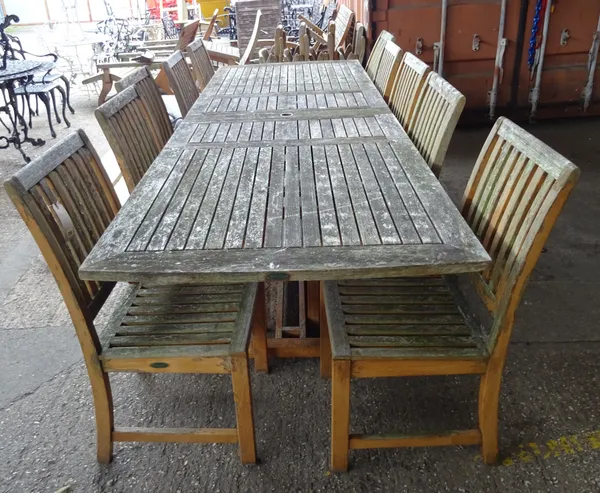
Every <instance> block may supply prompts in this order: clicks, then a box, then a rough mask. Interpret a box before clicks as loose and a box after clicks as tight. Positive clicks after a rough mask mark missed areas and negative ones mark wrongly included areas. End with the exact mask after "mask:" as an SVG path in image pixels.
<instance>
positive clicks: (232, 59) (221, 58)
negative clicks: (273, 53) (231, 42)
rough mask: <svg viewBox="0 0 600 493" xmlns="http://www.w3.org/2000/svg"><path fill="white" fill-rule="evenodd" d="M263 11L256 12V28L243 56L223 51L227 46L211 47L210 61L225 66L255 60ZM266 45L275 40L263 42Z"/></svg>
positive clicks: (244, 63) (245, 63)
mask: <svg viewBox="0 0 600 493" xmlns="http://www.w3.org/2000/svg"><path fill="white" fill-rule="evenodd" d="M262 15H263V14H262V11H261V10H257V11H256V17H255V19H254V27H253V29H252V35H251V36H250V40H249V41H248V45H247V46H246V49H245V50H244V53H243V54H242V56H240V54H239V51H238V52H237V53H231V52H226V51H220V50H223V48H224V47H226V46H227V45H220V44H216V45H214V44H213V45H211V48H210V49H208V52H209V56H210V59H211V60H212V61H213V62H217V63H223V64H225V65H247V64H249V63H250V62H251V61H252V60H253V58H252V56H253V55H254V51H255V50H256V48H257V47H259V45H261V43H259V39H258V37H259V34H260V25H261V21H262ZM263 41H264V42H266V43H269V44H271V43H274V40H263Z"/></svg>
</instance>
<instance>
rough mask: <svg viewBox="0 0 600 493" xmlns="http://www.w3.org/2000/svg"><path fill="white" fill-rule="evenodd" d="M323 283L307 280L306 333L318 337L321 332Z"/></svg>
mask: <svg viewBox="0 0 600 493" xmlns="http://www.w3.org/2000/svg"><path fill="white" fill-rule="evenodd" d="M320 312H321V283H320V281H307V282H306V333H307V334H306V335H307V336H308V337H318V336H319V333H320V321H319V317H320Z"/></svg>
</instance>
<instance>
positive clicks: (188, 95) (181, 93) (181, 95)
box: [163, 51, 200, 118]
mask: <svg viewBox="0 0 600 493" xmlns="http://www.w3.org/2000/svg"><path fill="white" fill-rule="evenodd" d="M163 70H164V71H165V73H166V74H167V78H168V79H169V85H170V86H171V89H172V90H173V94H175V98H176V99H177V104H178V105H179V109H180V110H181V116H182V117H183V118H185V115H187V113H188V111H190V108H191V107H192V106H193V104H194V103H195V102H196V99H198V95H199V94H200V93H199V91H198V88H197V87H196V83H195V82H194V77H193V76H192V72H191V70H190V67H189V66H188V64H187V61H186V59H185V57H184V56H183V53H181V51H176V52H175V53H173V54H172V55H171V56H170V57H169V58H167V59H166V60H165V61H164V62H163Z"/></svg>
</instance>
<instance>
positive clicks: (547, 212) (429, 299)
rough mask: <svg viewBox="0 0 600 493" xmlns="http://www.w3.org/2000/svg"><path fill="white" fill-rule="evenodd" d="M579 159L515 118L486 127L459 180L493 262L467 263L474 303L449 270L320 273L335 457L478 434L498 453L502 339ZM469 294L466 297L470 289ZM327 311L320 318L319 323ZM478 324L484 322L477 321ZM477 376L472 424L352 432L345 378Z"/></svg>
mask: <svg viewBox="0 0 600 493" xmlns="http://www.w3.org/2000/svg"><path fill="white" fill-rule="evenodd" d="M578 178H579V169H578V168H577V167H576V166H575V165H573V164H572V163H571V162H570V161H568V160H567V159H565V158H564V157H563V156H561V155H560V154H558V153H557V152H556V151H554V150H553V149H551V148H550V147H548V146H547V145H545V144H544V143H542V142H540V141H539V140H538V139H536V138H535V137H534V136H533V135H531V134H529V133H527V132H525V131H524V130H523V129H521V128H520V127H518V126H517V125H515V124H514V123H512V122H511V121H509V120H507V119H505V118H500V119H498V121H497V122H496V124H495V126H494V128H493V129H492V131H491V133H490V135H489V137H488V139H487V141H486V143H485V145H484V147H483V149H482V150H481V153H480V155H479V158H478V160H477V163H476V164H475V168H474V169H473V172H472V173H471V177H470V179H469V183H468V184H467V187H466V189H465V193H464V196H463V204H462V214H463V217H464V218H465V220H466V222H467V223H468V224H469V226H470V227H471V229H472V230H473V232H474V233H475V234H476V235H477V237H478V238H479V240H480V241H481V243H482V245H483V247H484V248H485V249H486V251H487V252H488V254H489V255H490V258H491V259H492V263H491V265H490V266H489V267H488V269H487V270H486V271H485V272H482V273H480V274H474V275H471V276H469V277H467V276H464V277H465V279H462V278H461V281H462V280H466V279H470V280H471V281H472V282H471V284H470V285H468V286H470V287H471V288H473V291H475V292H476V294H475V301H478V303H479V304H481V305H483V306H484V308H483V309H484V310H485V309H486V308H487V311H488V312H489V313H487V315H486V317H487V318H489V319H490V320H489V323H487V324H485V325H482V324H480V323H477V322H476V319H475V317H474V315H475V314H478V313H479V310H477V309H473V307H472V305H468V304H465V303H464V302H461V299H462V298H463V294H464V293H465V291H464V290H463V289H462V287H463V286H462V283H460V284H457V285H458V286H460V287H461V289H456V287H457V285H455V284H453V283H451V282H449V280H450V279H451V278H439V277H438V278H425V279H398V280H394V279H389V280H388V279H375V280H366V281H365V280H360V281H340V282H332V281H327V282H325V283H324V284H323V303H322V308H321V321H322V322H321V373H322V375H323V376H330V375H331V376H332V413H331V414H332V419H331V428H332V430H331V467H332V469H333V470H334V471H344V470H346V469H347V468H348V452H349V450H350V449H366V448H382V447H417V446H434V445H436V446H439V445H476V444H480V445H481V454H482V457H483V461H484V462H485V463H486V464H491V463H494V462H495V461H496V459H497V456H498V401H499V394H500V382H501V379H502V371H503V368H504V364H505V360H506V353H507V350H508V343H509V341H510V336H511V333H512V329H513V326H514V318H515V312H516V310H517V308H518V306H519V303H520V300H521V297H522V295H523V292H524V290H525V286H526V284H527V280H528V278H529V275H530V274H531V272H532V271H533V268H534V267H535V264H536V262H537V260H538V258H539V256H540V254H541V252H542V248H543V246H544V243H545V242H546V239H547V238H548V235H549V234H550V231H551V230H552V227H553V226H554V223H555V221H556V219H557V217H558V215H559V214H560V211H561V210H562V208H563V206H564V204H565V201H566V200H567V198H568V196H569V194H570V193H571V191H572V189H573V187H574V186H575V183H576V182H577V180H578ZM464 298H465V299H469V300H471V302H473V300H472V298H471V297H469V296H464ZM323 321H324V323H323ZM479 327H481V329H479ZM464 374H476V375H480V376H481V380H480V387H479V406H478V423H477V427H476V428H473V429H468V430H453V431H446V432H443V433H419V434H415V435H364V434H350V381H351V378H367V377H368V378H371V377H393V376H396V377H400V376H426V375H464Z"/></svg>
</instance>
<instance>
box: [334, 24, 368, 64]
mask: <svg viewBox="0 0 600 493" xmlns="http://www.w3.org/2000/svg"><path fill="white" fill-rule="evenodd" d="M366 48H367V31H366V29H365V26H364V25H363V24H362V23H360V22H357V23H356V26H355V27H354V35H353V37H352V46H351V50H350V54H349V55H348V57H347V58H348V60H358V62H359V63H360V64H361V65H362V63H363V61H364V59H365V51H366ZM340 59H341V56H340Z"/></svg>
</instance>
